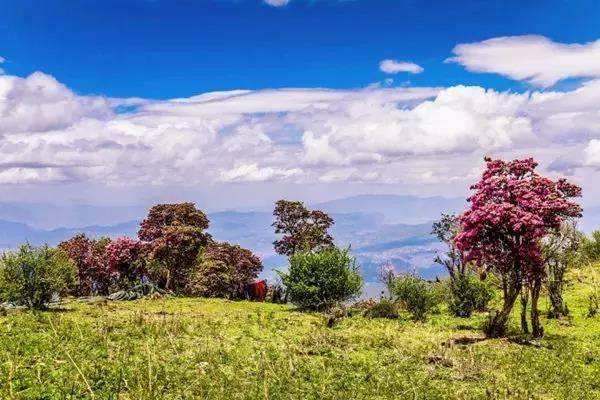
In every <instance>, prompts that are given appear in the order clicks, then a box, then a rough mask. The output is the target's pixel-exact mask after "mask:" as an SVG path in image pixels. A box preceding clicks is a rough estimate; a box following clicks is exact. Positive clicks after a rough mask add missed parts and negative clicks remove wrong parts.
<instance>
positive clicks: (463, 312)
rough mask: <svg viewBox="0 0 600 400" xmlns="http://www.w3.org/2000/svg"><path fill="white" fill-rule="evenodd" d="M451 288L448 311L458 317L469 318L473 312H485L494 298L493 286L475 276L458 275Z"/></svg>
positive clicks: (451, 283)
mask: <svg viewBox="0 0 600 400" xmlns="http://www.w3.org/2000/svg"><path fill="white" fill-rule="evenodd" d="M449 286H450V298H449V302H448V309H449V310H450V312H451V313H452V314H454V315H455V316H457V317H462V318H468V317H470V316H471V314H473V311H485V310H486V309H487V305H488V303H489V302H490V301H491V300H492V299H493V298H494V289H493V287H492V285H491V284H490V283H489V282H488V281H483V280H481V279H479V278H477V277H476V276H475V275H470V274H469V275H457V276H456V277H455V279H453V280H451V281H450V283H449Z"/></svg>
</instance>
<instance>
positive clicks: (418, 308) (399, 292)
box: [392, 275, 442, 321]
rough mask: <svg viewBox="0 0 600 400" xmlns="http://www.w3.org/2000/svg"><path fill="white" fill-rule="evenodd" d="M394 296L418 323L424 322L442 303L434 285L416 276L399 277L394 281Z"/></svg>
mask: <svg viewBox="0 0 600 400" xmlns="http://www.w3.org/2000/svg"><path fill="white" fill-rule="evenodd" d="M392 289H393V290H392V295H393V296H394V298H396V299H398V300H399V301H400V302H402V304H403V305H404V307H405V308H406V310H407V311H408V312H410V313H411V314H412V317H413V319H414V320H416V321H424V320H425V319H426V318H427V315H428V314H429V313H431V312H433V311H435V310H436V309H437V307H438V306H439V304H440V303H441V301H442V297H441V296H440V293H439V291H438V290H437V288H436V287H435V285H434V284H433V283H430V282H427V281H425V280H423V279H421V278H419V277H417V276H414V275H398V276H396V278H395V279H394V284H393V287H392Z"/></svg>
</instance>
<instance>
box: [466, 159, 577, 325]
mask: <svg viewBox="0 0 600 400" xmlns="http://www.w3.org/2000/svg"><path fill="white" fill-rule="evenodd" d="M485 161H486V170H485V171H484V173H483V176H482V178H481V180H480V181H479V182H477V183H476V184H475V185H473V186H471V189H473V190H475V193H474V194H473V195H472V196H471V197H470V198H469V199H468V201H469V202H470V203H471V206H470V209H469V210H467V211H466V212H465V213H464V214H462V215H461V217H460V223H461V232H460V233H459V234H458V235H457V236H456V238H455V243H456V247H457V248H458V249H459V250H460V251H461V252H462V254H463V258H464V261H466V262H468V261H473V262H474V263H475V264H476V265H477V266H478V267H480V268H484V269H486V270H488V271H492V272H495V273H497V274H498V275H499V276H500V277H501V278H502V281H503V297H504V298H503V300H504V304H503V307H502V309H501V311H500V312H498V313H496V314H495V317H494V319H493V320H492V321H491V323H490V324H489V327H490V330H489V331H488V332H486V333H487V334H488V335H489V336H500V335H503V334H504V333H505V331H506V323H507V320H508V316H509V314H510V311H511V310H512V308H513V305H514V303H515V301H516V299H517V297H518V295H519V293H520V292H521V288H522V285H523V284H524V283H525V284H526V285H527V287H528V288H529V290H530V291H531V298H532V303H531V304H532V313H531V321H532V325H533V334H534V336H541V334H542V329H541V325H540V323H539V310H538V308H537V303H538V299H539V294H540V291H541V282H542V279H543V277H544V262H543V261H544V260H543V257H542V252H541V248H540V240H541V239H542V238H544V237H545V236H546V235H548V233H549V232H550V231H551V230H553V229H558V228H559V227H560V225H561V223H562V222H563V221H564V220H565V219H566V218H577V217H580V216H581V207H580V206H579V205H578V204H576V203H574V202H572V201H570V198H573V197H578V196H580V195H581V189H580V188H579V187H577V186H575V185H573V184H570V183H568V182H567V181H566V180H564V179H559V180H558V181H556V182H555V181H552V180H551V179H548V178H545V177H542V176H540V175H539V174H538V173H536V172H535V168H536V167H537V163H536V162H535V161H534V160H533V159H531V158H529V159H524V160H514V161H511V162H505V161H502V160H492V159H490V158H486V159H485Z"/></svg>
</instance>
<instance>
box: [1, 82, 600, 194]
mask: <svg viewBox="0 0 600 400" xmlns="http://www.w3.org/2000/svg"><path fill="white" fill-rule="evenodd" d="M598 100H600V80H596V81H589V82H586V83H585V84H584V85H582V86H580V87H579V88H576V89H574V90H571V91H568V92H553V91H545V92H533V93H511V92H498V91H495V90H491V89H485V88H481V87H472V86H471V87H470V86H453V87H448V88H427V87H423V88H414V87H413V88H411V87H404V88H402V87H396V88H391V87H368V88H363V89H354V90H330V89H276V90H252V91H250V90H235V91H228V92H212V93H205V94H201V95H198V96H192V97H189V98H181V99H171V100H158V101H157V100H148V99H112V98H110V99H109V98H104V97H98V96H81V95H77V94H75V93H74V92H73V91H72V90H70V89H69V88H67V87H66V86H64V85H62V84H61V83H60V82H58V81H56V79H54V78H53V77H51V76H49V75H46V74H43V73H39V72H38V73H34V74H32V75H30V76H28V77H25V78H20V77H15V76H0V115H1V116H2V117H1V118H0V158H1V162H0V183H1V184H32V183H45V182H92V183H101V184H110V185H131V184H145V185H198V184H204V183H207V184H210V183H218V182H269V181H284V182H304V183H307V182H308V183H311V182H313V183H318V182H326V183H329V182H381V183H399V182H400V183H409V184H419V183H428V184H434V185H438V184H439V185H443V184H448V183H449V182H455V181H461V182H462V181H464V180H465V179H469V178H470V177H471V176H472V175H473V170H474V168H475V167H476V166H477V165H479V164H481V157H482V155H483V154H492V155H500V156H503V157H512V156H518V155H530V154H532V155H535V156H536V157H540V158H542V159H543V160H545V161H546V165H551V166H552V169H554V170H555V171H568V172H569V173H571V172H576V171H577V170H578V169H581V168H586V169H588V170H590V169H600V108H599V107H598V104H599V101H598ZM124 106H126V107H131V109H129V110H128V111H127V112H125V113H123V112H117V111H116V110H118V109H119V107H124ZM582 154H583V157H582V156H581V155H582Z"/></svg>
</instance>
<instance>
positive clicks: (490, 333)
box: [484, 271, 522, 338]
mask: <svg viewBox="0 0 600 400" xmlns="http://www.w3.org/2000/svg"><path fill="white" fill-rule="evenodd" d="M506 278H507V280H506V283H505V291H504V293H505V296H504V304H503V305H502V310H500V311H498V312H496V313H495V314H493V315H491V316H490V317H491V318H490V320H489V321H488V322H487V325H486V326H485V329H484V333H485V334H486V336H487V337H490V338H496V337H502V336H504V335H506V330H507V328H508V317H509V316H510V312H511V311H512V309H513V306H514V305H515V301H516V300H517V297H519V293H520V292H521V286H522V280H521V276H520V272H519V271H517V272H516V273H514V276H513V279H511V281H510V282H508V277H506Z"/></svg>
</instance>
